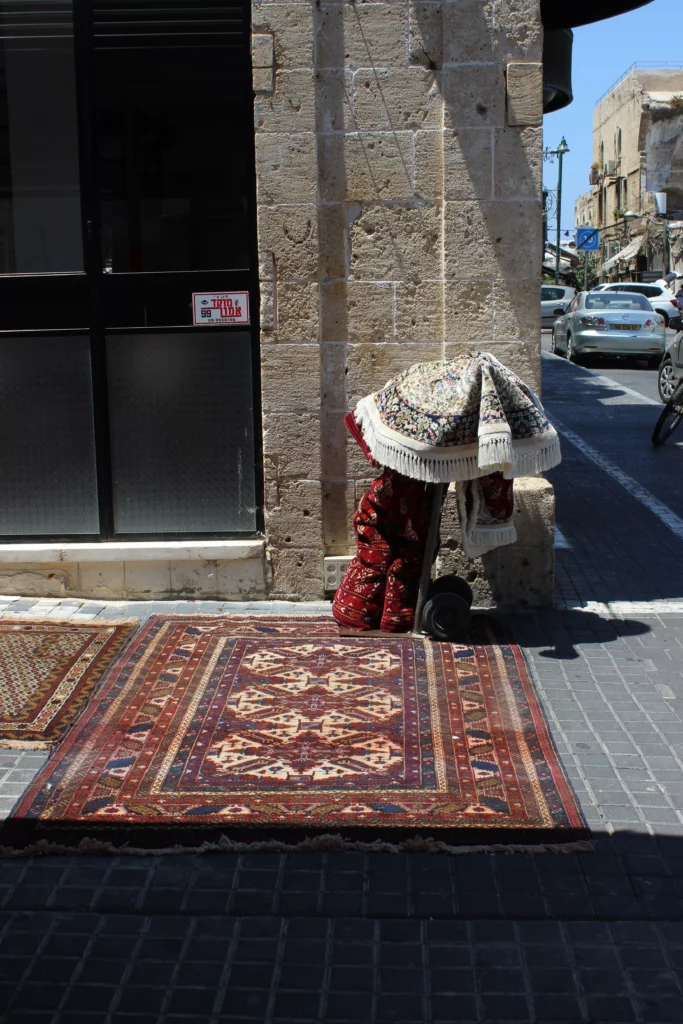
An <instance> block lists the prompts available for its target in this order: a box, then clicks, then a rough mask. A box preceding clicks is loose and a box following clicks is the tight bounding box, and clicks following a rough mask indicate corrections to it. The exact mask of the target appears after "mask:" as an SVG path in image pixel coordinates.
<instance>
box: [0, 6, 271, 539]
mask: <svg viewBox="0 0 683 1024" xmlns="http://www.w3.org/2000/svg"><path fill="white" fill-rule="evenodd" d="M242 3H243V4H244V6H245V7H246V9H247V12H248V14H247V16H246V17H244V18H243V26H242V32H241V36H242V48H243V53H244V57H245V62H246V65H247V68H246V71H247V72H248V74H249V81H251V60H250V49H251V48H250V34H251V7H250V3H249V2H248V0H247V2H246V3H245V0H242ZM72 16H73V45H74V64H75V80H76V115H77V129H78V165H79V172H80V205H81V228H82V244H83V268H84V269H83V272H82V273H73V274H54V275H52V274H50V275H35V277H43V276H47V277H50V278H52V279H53V280H61V281H62V282H63V283H65V279H72V281H73V283H74V285H76V287H78V285H80V282H81V281H85V285H86V289H87V307H88V315H89V326H87V327H86V326H78V325H74V327H69V328H67V327H64V328H59V327H56V328H48V327H45V328H42V327H41V328H39V329H27V330H23V329H13V328H10V329H9V330H0V344H2V338H3V337H26V338H28V337H46V336H52V337H54V336H58V335H60V334H62V335H65V336H66V335H79V336H82V335H88V336H89V339H90V361H91V372H92V397H93V421H94V422H93V426H94V444H95V460H96V481H97V498H98V511H99V523H100V532H99V533H97V534H83V533H79V534H59V535H57V534H35V533H32V534H28V535H18V534H9V535H8V534H2V533H0V541H4V542H7V543H34V544H35V543H41V542H43V543H44V542H67V543H68V542H72V543H79V542H80V543H88V542H98V541H112V540H121V541H126V540H127V541H150V542H152V541H159V540H162V541H163V540H205V541H209V540H220V539H223V540H225V539H247V538H254V537H258V536H259V535H262V534H263V531H264V515H263V502H264V472H263V457H262V446H263V438H262V409H261V379H260V371H261V367H260V346H259V340H260V319H259V313H260V302H259V288H258V271H257V268H258V243H257V232H256V154H255V146H254V135H253V131H252V132H251V133H245V137H246V138H249V139H250V143H251V144H250V145H249V146H248V148H247V151H246V154H245V155H246V158H247V162H248V180H249V189H248V194H247V196H246V198H247V211H248V250H249V269H248V270H194V271H182V272H177V271H167V272H165V271H152V272H144V271H140V272H135V273H126V272H118V273H116V274H115V275H111V277H107V275H105V274H104V273H103V269H102V244H101V221H100V190H99V188H98V178H97V156H96V150H95V145H96V140H95V135H94V132H93V130H92V126H93V122H94V120H95V118H96V116H97V109H96V102H95V100H94V97H93V83H94V81H95V71H94V61H95V59H96V56H95V45H94V19H93V6H92V3H91V0H74V2H73V4H72ZM245 103H246V101H245ZM249 115H250V120H251V118H252V115H253V94H252V93H251V92H250V93H249ZM252 123H253V122H252ZM180 276H182V277H183V278H185V279H186V280H187V281H188V282H191V281H192V279H193V278H195V279H196V282H197V283H196V290H197V291H231V290H235V291H240V290H245V291H248V293H249V304H250V324H249V325H248V326H247V327H246V329H247V330H248V331H249V333H250V335H251V343H250V353H251V386H252V416H253V442H254V477H255V480H254V483H255V495H256V517H255V518H256V529H255V530H253V531H240V532H228V531H223V532H180V533H179V532H163V531H159V532H154V533H142V534H141V533H126V532H117V531H116V530H115V527H114V487H113V476H112V458H111V429H110V409H109V392H108V371H107V353H106V338H107V335H109V336H114V335H124V336H125V335H141V334H149V335H159V334H160V333H163V334H168V335H173V334H183V333H188V331H190V332H193V331H199V332H205V331H213V332H217V331H218V332H221V333H223V332H225V333H226V334H229V333H232V332H244V331H245V325H221V326H220V327H218V326H214V327H210V326H203V327H199V328H197V327H193V325H192V324H191V323H190V324H177V325H161V326H149V327H147V326H144V325H136V326H130V327H122V326H111V325H108V324H107V319H106V316H105V310H106V302H107V296H106V294H105V293H106V291H107V290H110V291H111V292H112V293H113V297H114V298H115V292H116V290H117V289H120V288H123V287H125V283H126V280H127V279H128V281H129V282H130V284H131V286H134V284H135V283H138V284H139V282H140V281H141V280H143V279H144V281H145V284H150V283H151V284H154V285H156V286H157V287H158V288H159V289H160V290H163V286H164V284H166V285H167V287H168V288H173V285H174V282H177V280H178V278H179V277H180ZM14 278H15V281H14V283H15V284H16V285H17V286H18V288H17V289H16V291H17V292H20V290H21V286H22V280H21V279H22V278H23V281H24V284H25V285H26V286H27V287H28V288H29V289H30V287H31V279H32V278H34V275H22V274H17V275H15V276H14ZM133 279H136V280H135V282H134V281H133ZM13 290H14V289H13ZM192 290H194V287H193V289H192ZM111 297H112V296H110V298H111Z"/></svg>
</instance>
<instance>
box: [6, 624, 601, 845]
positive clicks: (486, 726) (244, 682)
mask: <svg viewBox="0 0 683 1024" xmlns="http://www.w3.org/2000/svg"><path fill="white" fill-rule="evenodd" d="M482 621H483V623H484V624H483V625H481V626H478V627H477V629H478V630H479V635H478V636H477V637H476V643H475V644H474V645H473V646H471V647H468V646H460V645H456V644H438V643H433V642H432V641H430V640H427V639H426V638H425V639H413V638H410V637H406V636H403V637H401V636H397V637H396V638H393V637H390V638H388V639H386V638H381V639H377V638H372V639H356V638H353V639H350V638H349V639H347V638H343V639H342V638H340V637H339V634H338V631H337V629H336V627H335V625H334V623H333V622H332V621H331V620H330V619H313V618H305V619H304V618H294V617H280V618H255V617H244V618H238V617H230V618H206V617H184V616H183V617H180V616H157V617H154V618H152V619H151V620H150V621H149V623H148V624H147V625H146V626H145V628H144V629H143V630H142V631H141V632H140V634H139V635H138V637H137V638H136V639H135V641H134V642H133V643H132V644H131V646H130V648H129V650H128V652H127V653H126V655H125V656H124V657H123V658H122V659H121V660H120V662H119V665H118V666H117V668H116V669H115V670H114V672H113V673H112V675H111V676H110V677H109V679H108V680H107V682H106V683H105V685H104V686H103V687H102V689H101V690H100V691H99V693H98V694H97V695H96V697H95V699H94V700H93V701H92V703H91V705H90V707H89V709H88V710H87V712H86V713H85V714H84V715H83V717H82V718H81V720H80V721H79V723H78V725H77V727H76V728H75V729H74V730H73V731H72V732H71V734H70V735H69V737H68V738H67V740H66V741H65V743H64V744H63V745H62V746H61V747H60V748H59V750H58V751H57V753H56V755H55V756H54V757H53V758H52V759H51V760H50V762H49V764H48V765H47V766H46V768H45V769H44V770H43V771H42V773H41V774H40V775H39V776H38V777H37V779H36V781H35V782H34V784H33V785H32V786H31V787H30V789H29V790H28V791H27V793H26V795H25V796H24V798H23V799H22V800H21V802H20V803H19V804H18V806H17V808H16V809H15V811H14V815H13V818H12V819H11V820H10V822H9V823H8V826H7V827H8V828H9V829H10V835H17V834H18V828H19V826H20V825H23V826H28V825H30V824H33V825H34V826H39V829H38V832H37V833H36V832H35V830H34V833H33V838H35V836H36V835H37V834H38V835H40V836H43V837H45V836H49V835H53V836H56V834H57V833H56V832H55V830H57V829H61V832H60V835H62V836H63V835H68V834H69V829H73V828H76V829H77V830H78V834H80V835H81V836H83V835H88V836H98V835H99V836H102V835H107V834H108V835H109V836H115V837H116V838H117V839H118V840H119V841H121V839H122V837H123V836H126V837H127V838H128V839H129V840H130V837H131V831H130V830H131V829H136V831H135V833H134V834H135V835H136V837H138V838H140V837H142V838H143V840H144V839H145V837H146V841H149V840H150V836H152V835H153V833H154V832H155V830H159V834H163V836H164V837H165V838H166V841H168V837H169V831H168V830H169V827H170V828H171V834H172V835H174V836H175V837H176V838H177V839H180V840H187V837H188V836H189V835H190V834H200V835H201V834H204V835H206V834H207V832H206V830H208V829H212V830H213V834H215V835H221V834H227V835H229V836H230V837H232V838H247V839H254V838H259V837H260V838H261V839H263V838H267V839H271V838H283V839H285V838H286V837H290V838H291V837H292V836H293V835H294V836H295V835H298V837H299V838H301V837H302V836H305V835H312V834H321V833H329V832H333V833H341V834H342V835H344V836H348V837H351V838H356V839H359V838H366V839H367V838H369V839H375V838H383V839H389V838H391V837H392V836H393V837H394V839H398V838H400V837H404V838H405V837H406V835H413V836H414V835H416V834H419V835H422V836H428V835H431V836H438V837H439V838H440V839H445V840H447V841H449V842H451V841H456V842H470V843H471V842H482V841H488V840H489V839H491V841H493V839H494V837H496V836H497V837H499V838H500V837H503V841H507V842H514V841H520V840H521V841H523V842H535V841H538V842H541V841H542V842H546V841H548V840H551V841H552V840H558V841H563V840H571V839H575V838H580V837H585V835H586V831H585V827H584V824H583V820H582V817H581V813H580V810H579V808H578V805H577V802H576V799H575V797H574V794H573V792H572V790H571V787H570V786H569V784H568V782H567V779H566V777H565V774H564V772H563V770H562V767H561V764H560V762H559V759H558V756H557V752H556V750H555V748H554V745H553V742H552V739H551V737H550V734H549V732H548V727H547V725H546V722H545V719H544V716H543V713H542V710H541V707H540V705H539V702H538V698H537V696H536V693H535V691H534V687H533V684H532V682H531V679H530V677H529V674H528V671H527V668H526V665H525V662H524V659H523V656H522V653H521V651H520V650H519V648H517V647H515V646H511V645H509V644H505V643H503V644H502V645H501V644H499V643H497V642H496V638H495V637H494V635H493V634H492V633H491V626H489V625H486V622H487V620H486V619H483V620H482ZM112 826H115V827H112ZM140 826H144V828H143V829H140ZM150 827H151V828H150ZM65 828H66V832H65V831H64V829H65ZM107 828H108V832H107ZM484 833H486V837H487V838H486V839H484V838H483V835H484ZM6 836H7V833H4V834H3V837H2V838H3V840H5V838H6Z"/></svg>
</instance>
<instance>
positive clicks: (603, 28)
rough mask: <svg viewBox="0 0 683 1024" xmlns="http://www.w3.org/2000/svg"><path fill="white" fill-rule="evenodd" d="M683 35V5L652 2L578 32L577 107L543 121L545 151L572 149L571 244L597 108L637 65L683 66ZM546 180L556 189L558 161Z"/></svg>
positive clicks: (567, 161) (566, 201)
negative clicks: (669, 63)
mask: <svg viewBox="0 0 683 1024" xmlns="http://www.w3.org/2000/svg"><path fill="white" fill-rule="evenodd" d="M558 2H559V0H558ZM682 31H683V0H652V3H650V4H648V5H647V6H645V7H642V8H640V9H639V10H636V11H631V12H630V13H629V14H620V15H619V16H618V17H616V18H608V19H607V20H606V21H598V22H596V23H595V24H594V25H584V26H583V28H576V29H574V56H573V60H572V86H573V90H574V102H573V103H572V104H570V106H568V107H565V109H564V110H558V111H556V112H555V113H554V114H547V115H546V117H545V118H544V121H543V128H544V147H545V148H546V149H557V146H558V144H559V142H560V139H561V138H562V136H563V135H564V137H565V139H566V140H567V145H568V146H569V149H570V152H569V153H568V154H567V155H566V156H565V157H564V160H563V167H562V231H563V232H564V231H565V229H566V230H568V231H569V232H570V237H571V238H573V237H574V200H575V199H576V198H577V196H580V195H581V194H582V193H583V192H587V191H588V187H589V186H588V172H589V170H590V165H591V163H592V162H593V159H592V153H593V109H594V107H595V104H596V103H597V101H598V100H599V99H600V97H601V96H602V94H603V93H605V92H607V90H608V89H609V88H610V87H611V86H612V85H614V83H615V82H616V81H617V79H619V78H620V77H621V76H622V75H623V73H624V72H625V71H626V69H627V68H628V67H630V65H631V64H634V63H635V62H636V61H672V62H674V63H676V64H680V65H683V47H682V46H681V33H682ZM543 178H544V184H545V186H546V188H551V189H555V188H557V160H554V161H552V163H551V162H548V161H546V162H545V163H544V168H543ZM554 216H555V215H554V213H553V214H551V219H550V222H549V224H548V237H549V239H550V240H552V241H554V239H555V230H556V225H555V221H554ZM563 237H564V236H563ZM565 240H566V239H565Z"/></svg>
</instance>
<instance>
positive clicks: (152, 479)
mask: <svg viewBox="0 0 683 1024" xmlns="http://www.w3.org/2000/svg"><path fill="white" fill-rule="evenodd" d="M107 366H108V376H109V403H110V404H109V411H110V421H111V435H112V474H113V486H114V523H115V529H116V532H117V533H141V534H144V533H232V532H253V531H254V530H255V529H256V509H255V488H254V437H253V434H254V430H253V406H252V385H251V352H250V335H249V333H248V332H247V331H244V332H231V331H221V330H219V329H216V328H204V330H203V331H202V330H201V329H200V330H199V331H198V332H187V333H185V334H167V335H163V334H154V335H150V334H127V335H110V336H109V337H108V338H107Z"/></svg>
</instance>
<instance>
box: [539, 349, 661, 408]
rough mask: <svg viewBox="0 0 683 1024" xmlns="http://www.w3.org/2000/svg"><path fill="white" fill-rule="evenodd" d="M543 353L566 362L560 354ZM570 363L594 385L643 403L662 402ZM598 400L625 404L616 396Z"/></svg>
mask: <svg viewBox="0 0 683 1024" xmlns="http://www.w3.org/2000/svg"><path fill="white" fill-rule="evenodd" d="M543 355H544V356H546V357H549V358H550V359H559V360H561V361H562V362H563V363H564V362H566V360H565V359H562V356H556V355H555V354H554V353H553V352H545V351H544V352H543ZM570 365H571V366H573V367H574V369H575V370H581V372H582V373H585V374H588V376H590V377H592V378H593V380H592V381H590V383H591V384H594V385H595V386H596V387H603V388H609V389H610V390H612V391H613V390H615V389H618V390H619V391H623V392H624V394H626V395H630V396H631V397H632V398H637V399H638V400H639V401H640V402H642V403H643V404H644V405H659V406H661V405H662V403H661V402H658V401H657V400H656V399H655V398H648V396H647V395H641V393H640V391H634V389H633V388H629V387H627V386H626V385H625V384H620V383H619V381H618V380H614V378H613V377H605V376H604V374H602V373H596V372H595V370H589V369H588V367H587V366H579V364H578V363H571V364H570ZM598 401H599V402H601V403H602V404H603V405H622V404H625V403H624V402H618V401H617V397H616V396H615V398H602V399H598Z"/></svg>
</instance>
